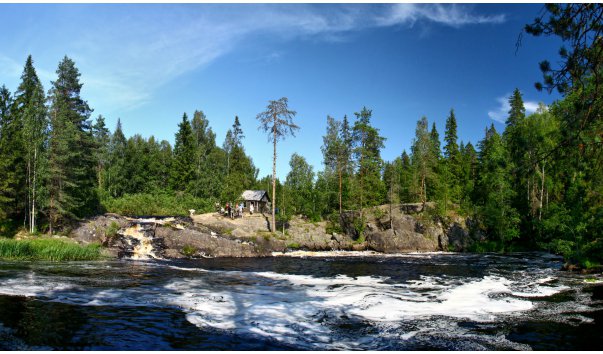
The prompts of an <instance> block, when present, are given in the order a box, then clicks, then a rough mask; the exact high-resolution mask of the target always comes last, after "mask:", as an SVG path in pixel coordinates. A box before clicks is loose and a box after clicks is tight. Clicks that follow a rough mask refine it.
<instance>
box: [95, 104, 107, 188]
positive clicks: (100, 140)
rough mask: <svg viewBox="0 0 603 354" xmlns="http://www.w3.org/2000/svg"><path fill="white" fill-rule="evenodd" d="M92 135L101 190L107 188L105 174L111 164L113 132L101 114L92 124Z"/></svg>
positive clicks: (97, 176)
mask: <svg viewBox="0 0 603 354" xmlns="http://www.w3.org/2000/svg"><path fill="white" fill-rule="evenodd" d="M92 135H93V136H94V142H95V149H94V151H95V153H94V157H95V160H96V179H97V182H96V183H97V185H98V189H99V191H103V190H104V189H105V185H104V180H103V178H104V175H105V173H106V172H105V171H106V169H107V167H108V165H109V144H110V142H111V132H110V131H109V129H107V126H106V125H105V118H104V117H103V116H102V115H99V116H98V117H97V118H96V123H94V125H93V126H92Z"/></svg>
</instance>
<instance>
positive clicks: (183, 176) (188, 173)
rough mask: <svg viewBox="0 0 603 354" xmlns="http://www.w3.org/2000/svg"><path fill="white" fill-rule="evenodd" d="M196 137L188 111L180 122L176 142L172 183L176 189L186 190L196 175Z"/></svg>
mask: <svg viewBox="0 0 603 354" xmlns="http://www.w3.org/2000/svg"><path fill="white" fill-rule="evenodd" d="M194 139H195V137H194V136H193V131H192V128H191V125H190V122H189V121H188V116H187V115H186V113H184V114H183V116H182V122H180V124H178V132H177V133H176V142H175V144H174V164H173V166H172V173H171V182H170V185H171V187H172V189H173V190H175V191H186V190H188V189H189V187H190V186H191V184H192V182H193V180H194V177H195V165H196V164H195V160H196V159H195V141H194Z"/></svg>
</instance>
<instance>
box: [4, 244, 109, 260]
mask: <svg viewBox="0 0 603 354" xmlns="http://www.w3.org/2000/svg"><path fill="white" fill-rule="evenodd" d="M101 257H102V255H101V246H100V245H87V246H80V245H78V244H76V243H72V242H68V241H63V240H56V239H30V240H11V239H0V259H3V260H27V261H38V260H39V261H87V260H96V259H100V258H101Z"/></svg>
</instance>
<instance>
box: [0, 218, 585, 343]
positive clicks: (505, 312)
mask: <svg viewBox="0 0 603 354" xmlns="http://www.w3.org/2000/svg"><path fill="white" fill-rule="evenodd" d="M132 233H134V234H135V233H140V230H138V229H137V230H133V231H132ZM336 256H337V254H333V255H330V257H336ZM366 256H367V255H363V257H366ZM302 257H307V255H303V256H302ZM310 257H311V256H310ZM369 257H372V256H369ZM397 257H401V258H400V261H399V262H398V261H395V262H393V261H392V260H391V259H389V258H388V259H386V258H387V257H384V260H387V261H388V262H389V263H388V264H389V266H390V267H391V265H392V264H395V265H396V266H399V267H401V269H403V268H404V267H406V266H408V264H409V263H405V262H410V261H412V262H422V263H421V264H425V263H428V264H431V263H432V262H433V263H434V264H435V265H442V264H447V263H444V262H448V263H451V262H454V260H455V259H459V260H462V259H466V258H463V257H465V256H461V255H459V256H458V258H456V257H457V256H456V255H454V256H452V257H451V256H450V255H448V256H447V257H444V258H442V257H439V255H438V254H412V255H405V256H403V257H402V256H400V255H398V256H397ZM470 259H471V258H470ZM517 259H521V258H509V261H510V262H513V261H515V260H517ZM280 261H283V260H282V259H280ZM299 261H300V262H306V263H304V264H311V265H314V266H317V265H318V267H317V268H316V269H320V267H325V266H328V262H326V263H324V262H323V263H321V262H322V261H320V260H315V259H313V260H299ZM361 261H362V260H361V258H359V260H358V262H361ZM288 262H289V263H285V264H290V263H291V261H290V260H289V261H288ZM295 262H297V260H295ZM350 262H351V263H349V265H350V267H351V266H353V265H355V264H356V263H355V262H356V259H353V260H351V261H350ZM373 262H375V261H373ZM379 262H380V260H377V262H376V263H373V266H375V264H377V266H379V264H381V263H379ZM184 264H189V263H184ZM233 264H236V261H233ZM189 265H190V264H189ZM113 266H115V268H114V269H115V271H113V270H112V269H111V267H113ZM53 267H54V266H53V265H44V264H42V265H36V266H35V267H33V268H35V271H34V270H32V271H22V272H16V273H15V272H13V271H11V270H3V269H2V268H0V294H4V295H13V296H27V297H36V298H40V299H43V300H48V301H54V302H62V303H69V304H76V305H80V306H115V307H123V306H129V307H159V308H166V307H168V308H178V309H181V310H182V311H183V312H184V313H185V317H186V320H187V321H188V322H190V323H192V324H194V325H195V326H198V327H199V328H203V329H209V330H215V331H224V332H227V333H235V334H239V335H243V336H252V337H253V336H257V337H258V338H270V339H272V340H275V341H278V342H280V343H285V344H291V345H293V346H294V347H296V348H305V349H355V348H365V349H366V348H377V349H378V348H379V347H378V346H377V347H373V346H372V345H373V342H374V341H375V336H376V335H375V334H371V333H370V332H365V331H364V330H363V328H365V327H366V326H368V327H370V328H376V331H377V333H378V338H381V339H384V338H385V339H387V340H388V341H390V342H391V341H393V342H399V341H412V340H418V339H417V338H425V337H426V336H427V337H429V336H433V334H434V333H437V334H438V335H439V336H440V338H441V337H442V336H444V337H445V336H449V338H450V339H449V340H450V341H456V339H458V338H462V339H467V338H469V339H467V340H468V341H473V342H472V343H474V342H476V341H477V342H479V341H482V342H483V340H484V339H483V338H481V337H480V338H478V339H479V340H478V339H476V338H473V337H471V336H475V334H474V333H468V331H467V330H466V329H464V328H462V327H461V326H459V325H458V323H459V322H462V321H472V322H475V323H480V324H486V325H487V324H489V323H492V324H494V323H499V322H501V321H507V322H509V323H513V322H515V321H516V320H518V319H522V318H526V317H529V318H542V317H547V318H552V317H555V316H560V315H563V314H567V315H566V316H573V317H572V320H574V321H579V322H588V321H590V319H588V318H586V317H584V316H578V315H573V313H576V312H581V311H589V306H590V303H589V302H588V295H586V294H581V293H579V292H578V293H577V294H576V297H575V300H573V301H568V302H563V303H560V304H557V303H552V302H551V303H549V302H543V301H542V298H544V297H547V296H551V295H554V294H557V293H559V292H561V291H565V290H568V289H570V287H571V286H573V285H572V284H573V283H571V282H568V280H567V279H564V278H560V276H562V275H563V273H561V272H558V271H557V270H555V269H553V268H548V267H545V266H542V265H530V266H529V267H525V266H524V267H523V268H522V267H517V270H512V271H509V270H508V269H503V270H499V269H498V268H497V267H498V264H497V265H496V266H491V268H489V269H490V270H489V271H488V272H484V273H483V274H481V273H480V274H481V275H479V276H476V275H477V273H475V274H474V276H469V275H466V276H454V275H451V274H454V273H451V274H440V273H439V270H438V269H439V268H437V269H434V270H431V273H429V274H430V275H420V276H419V275H417V276H413V277H410V278H404V277H403V278H401V279H407V280H395V279H396V278H390V277H387V276H374V275H372V276H356V277H354V276H350V275H335V276H311V275H298V274H288V272H286V271H285V272H276V271H274V270H271V271H241V270H235V271H225V270H211V269H204V268H187V267H183V266H174V265H171V264H169V263H155V262H140V261H131V262H120V263H97V264H94V263H84V264H81V265H75V266H73V267H75V268H78V267H79V268H78V269H82V270H85V271H86V272H87V273H86V274H92V277H79V276H77V275H76V276H64V275H61V276H59V275H56V274H57V273H53ZM514 267H515V266H508V268H512V269H515V268H514ZM95 269H98V272H99V273H102V274H103V275H104V276H99V277H95V276H94V274H96V271H95ZM235 269H242V268H240V267H238V266H237V267H236V268H235ZM256 269H257V268H256ZM260 269H263V268H260ZM273 269H278V268H273ZM124 272H125V273H124ZM394 273H395V272H392V273H391V274H394ZM6 274H9V275H10V277H7V276H5V275H6ZM58 274H64V273H61V272H59V273H58ZM69 274H71V273H69ZM76 274H79V273H77V272H76ZM323 274H325V273H323ZM349 274H353V273H349ZM368 274H371V273H368ZM387 274H390V273H387ZM396 274H397V273H396ZM107 275H108V276H107ZM112 275H114V276H112ZM156 275H157V276H161V277H162V278H161V279H157V280H155V278H154V277H155V276H156ZM166 275H167V276H166ZM90 280H93V284H94V285H93V286H90ZM578 282H579V283H580V284H582V281H581V279H579V280H578ZM141 311H144V309H141ZM564 316H565V315H564ZM340 323H347V324H349V323H352V324H353V325H354V326H357V327H358V328H359V329H353V330H347V329H345V330H342V329H340V328H339V327H338V324H340ZM354 328H356V327H354ZM488 340H489V341H494V342H495V343H496V345H500V347H502V348H512V349H520V350H526V349H530V348H529V347H525V346H521V345H518V344H517V343H510V342H509V341H507V340H506V339H505V338H504V336H502V337H501V336H496V337H493V336H490V337H488ZM476 348H477V349H480V348H481V347H479V346H477V347H469V349H476ZM484 348H491V346H490V347H489V346H486V347H484Z"/></svg>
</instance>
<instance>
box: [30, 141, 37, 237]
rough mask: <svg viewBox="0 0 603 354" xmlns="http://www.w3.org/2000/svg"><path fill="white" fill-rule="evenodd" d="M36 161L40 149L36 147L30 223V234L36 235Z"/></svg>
mask: <svg viewBox="0 0 603 354" xmlns="http://www.w3.org/2000/svg"><path fill="white" fill-rule="evenodd" d="M36 161H38V148H37V147H35V148H34V169H33V185H32V187H33V188H32V198H31V216H30V223H31V229H30V231H29V232H30V233H34V232H35V230H36V175H37V168H36Z"/></svg>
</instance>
